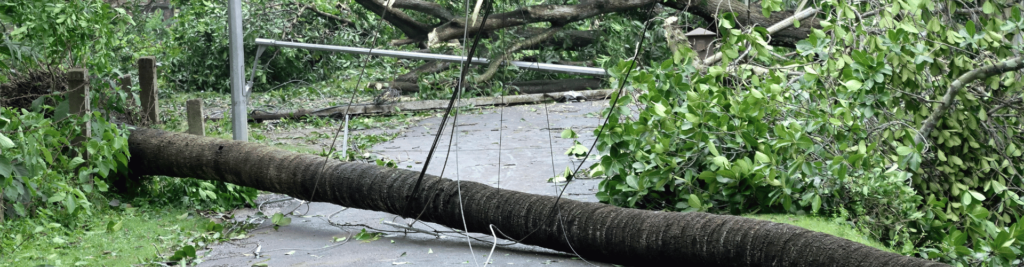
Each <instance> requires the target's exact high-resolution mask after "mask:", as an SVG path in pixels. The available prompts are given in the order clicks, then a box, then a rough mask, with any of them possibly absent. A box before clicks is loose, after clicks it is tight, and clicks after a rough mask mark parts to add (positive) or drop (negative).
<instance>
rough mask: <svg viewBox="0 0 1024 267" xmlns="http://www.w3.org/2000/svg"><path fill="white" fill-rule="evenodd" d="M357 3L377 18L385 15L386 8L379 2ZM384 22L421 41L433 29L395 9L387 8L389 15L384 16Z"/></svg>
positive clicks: (358, 1)
mask: <svg viewBox="0 0 1024 267" xmlns="http://www.w3.org/2000/svg"><path fill="white" fill-rule="evenodd" d="M355 1H356V3H359V4H360V5H362V6H363V7H365V8H366V9H368V10H370V12H373V13H374V14H376V15H377V16H380V15H381V14H384V9H385V8H386V7H384V4H382V3H380V2H378V1H377V0H355ZM384 20H385V21H387V22H388V23H391V25H393V26H395V28H398V30H400V31H402V33H404V34H405V36H408V37H409V38H412V39H421V38H423V37H425V36H426V35H427V32H429V31H430V28H431V27H430V26H429V25H427V24H424V23H422V22H419V21H416V20H415V19H413V18H412V17H410V16H409V15H408V14H405V12H402V10H398V9H394V8H387V14H386V15H385V16H384Z"/></svg>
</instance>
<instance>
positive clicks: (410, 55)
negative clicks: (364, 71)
mask: <svg viewBox="0 0 1024 267" xmlns="http://www.w3.org/2000/svg"><path fill="white" fill-rule="evenodd" d="M256 45H261V46H277V47H290V48H300V49H309V50H322V51H333V52H342V53H350V54H361V55H373V56H385V57H396V58H405V59H422V60H438V61H446V62H463V61H466V57H464V56H454V55H438V54H430V53H419V52H406V51H394V50H384V49H372V50H371V49H369V48H360V47H350V46H339V45H320V44H307V43H296V42H285V41H277V40H272V39H263V38H256ZM488 62H490V60H488V59H486V58H478V57H475V58H473V61H472V62H471V63H472V64H487V63H488ZM507 62H508V64H510V65H514V66H516V67H519V68H522V69H531V70H541V71H551V72H563V73H573V74H586V75H594V76H606V75H608V73H607V72H605V70H604V69H602V68H591V67H580V66H570V65H558V64H548V63H537V62H525V61H507Z"/></svg>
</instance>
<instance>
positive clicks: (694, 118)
mask: <svg viewBox="0 0 1024 267" xmlns="http://www.w3.org/2000/svg"><path fill="white" fill-rule="evenodd" d="M685 116H686V120H688V121H690V122H692V123H700V117H697V115H693V113H686V115H685Z"/></svg>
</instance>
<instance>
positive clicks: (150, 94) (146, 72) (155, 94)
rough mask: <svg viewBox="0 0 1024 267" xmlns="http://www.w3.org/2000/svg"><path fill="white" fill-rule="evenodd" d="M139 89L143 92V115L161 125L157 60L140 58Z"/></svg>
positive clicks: (141, 94)
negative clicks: (157, 85)
mask: <svg viewBox="0 0 1024 267" xmlns="http://www.w3.org/2000/svg"><path fill="white" fill-rule="evenodd" d="M138 63H139V87H140V88H142V91H141V92H140V93H139V97H140V98H142V114H145V115H146V120H147V121H149V122H150V123H154V124H155V123H160V103H159V101H160V97H159V90H158V88H157V87H156V58H154V57H142V58H139V62H138Z"/></svg>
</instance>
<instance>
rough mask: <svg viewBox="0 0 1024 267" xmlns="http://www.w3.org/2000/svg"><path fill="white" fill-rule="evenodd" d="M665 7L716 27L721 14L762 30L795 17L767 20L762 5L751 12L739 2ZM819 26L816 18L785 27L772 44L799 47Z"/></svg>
mask: <svg viewBox="0 0 1024 267" xmlns="http://www.w3.org/2000/svg"><path fill="white" fill-rule="evenodd" d="M662 4H663V5H665V6H667V7H671V8H674V9H678V10H682V11H685V12H687V13H690V14H694V15H697V16H698V17H701V18H703V19H704V20H706V21H708V22H710V23H712V25H717V23H718V19H717V17H718V15H719V14H723V13H728V12H734V13H736V20H737V21H738V22H739V23H740V25H758V26H761V27H768V26H769V25H772V24H776V23H778V22H780V21H782V20H784V19H786V18H789V17H792V16H793V12H792V11H780V12H772V13H771V14H770V17H765V16H763V15H762V14H761V7H760V6H751V8H750V9H748V8H747V5H745V4H743V2H740V1H737V0H700V1H690V0H670V1H665V2H663V3H662ZM820 27H821V25H820V23H819V22H818V18H816V17H811V18H808V19H805V20H801V23H800V27H799V28H786V29H783V30H781V31H779V32H778V33H775V34H772V39H771V42H769V44H772V45H780V46H788V47H793V46H795V45H796V42H798V41H800V40H803V39H805V38H807V36H808V35H809V34H810V33H811V29H814V28H820Z"/></svg>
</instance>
